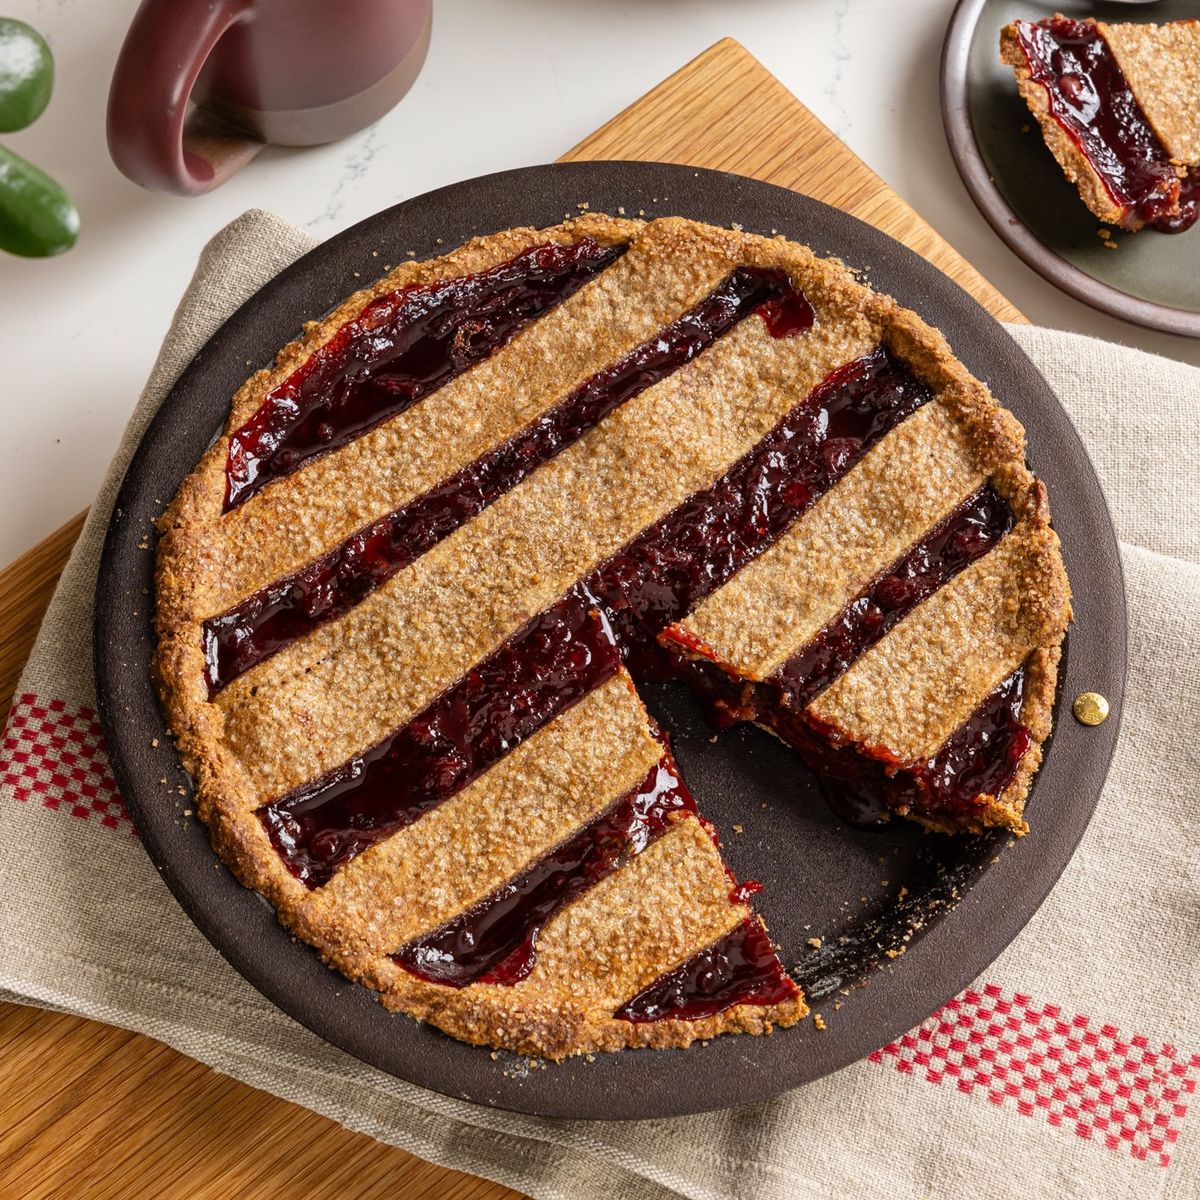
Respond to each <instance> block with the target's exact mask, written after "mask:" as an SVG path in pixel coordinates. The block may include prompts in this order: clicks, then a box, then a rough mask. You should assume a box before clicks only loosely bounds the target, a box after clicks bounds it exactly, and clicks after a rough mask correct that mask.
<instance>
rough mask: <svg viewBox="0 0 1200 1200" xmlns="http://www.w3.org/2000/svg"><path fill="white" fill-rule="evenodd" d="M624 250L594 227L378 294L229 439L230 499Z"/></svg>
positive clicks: (434, 378) (338, 442) (577, 284)
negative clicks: (567, 240) (482, 267)
mask: <svg viewBox="0 0 1200 1200" xmlns="http://www.w3.org/2000/svg"><path fill="white" fill-rule="evenodd" d="M624 252H625V247H624V246H601V245H599V244H598V243H597V242H595V241H593V240H592V239H591V238H584V239H583V240H582V241H579V242H576V243H574V244H573V245H569V246H562V245H558V244H557V243H554V242H551V243H548V244H547V245H544V246H535V247H533V248H531V249H529V250H525V251H523V252H522V253H520V254H518V255H517V256H516V257H515V258H513V259H511V260H510V261H508V262H505V263H501V264H500V265H499V266H496V267H492V268H491V269H490V270H487V271H479V272H477V273H476V274H474V275H462V276H459V277H458V278H456V279H446V280H439V281H437V282H435V283H425V284H415V285H413V286H411V287H405V288H400V289H398V290H397V291H394V292H389V293H388V294H387V295H384V296H380V297H378V298H377V299H375V300H372V301H371V302H370V303H369V304H368V305H367V306H366V308H365V309H363V311H362V312H361V313H360V314H359V315H358V316H357V317H355V318H354V320H352V321H348V322H347V323H346V324H345V325H343V326H342V327H341V328H340V329H339V330H338V331H337V333H335V334H334V335H333V337H332V338H331V339H330V340H329V341H328V342H327V343H326V344H325V345H324V346H322V347H321V348H320V349H319V350H317V351H316V352H315V353H314V354H312V355H311V356H310V357H309V358H308V359H307V361H305V363H304V364H303V365H302V366H300V367H299V368H297V370H295V371H294V372H292V374H291V375H290V376H289V377H288V378H287V379H286V380H285V381H284V382H283V383H282V384H280V385H279V386H278V387H277V388H275V389H274V390H273V391H272V392H271V393H270V394H269V395H268V396H267V398H266V399H265V400H264V402H263V404H262V405H261V407H260V408H259V409H258V410H257V411H256V412H255V413H254V415H253V416H252V417H251V418H250V419H249V420H248V421H247V422H246V423H245V424H244V425H243V426H242V427H241V428H240V429H238V430H237V431H236V432H235V433H234V434H233V436H232V437H231V438H230V439H229V456H228V460H227V462H226V466H225V510H226V511H228V510H229V509H231V508H233V507H235V506H236V505H238V504H241V503H242V502H243V501H244V500H247V499H248V498H249V497H251V496H253V495H254V494H255V492H257V491H259V490H260V489H261V488H263V487H265V486H266V485H267V484H268V483H270V482H271V481H272V480H274V479H278V478H280V477H281V476H284V475H289V474H290V473H291V472H292V471H294V470H296V468H297V467H299V466H300V465H301V464H302V463H305V462H307V461H308V460H309V459H311V458H313V457H315V456H316V455H318V454H325V453H326V452H328V451H330V450H333V449H335V448H336V447H338V446H342V445H345V443H346V442H349V441H350V440H352V439H353V438H356V437H358V436H360V435H361V434H363V433H365V432H366V431H367V430H368V429H370V428H372V427H373V426H375V425H378V424H379V422H380V421H384V420H386V419H387V418H388V417H393V416H395V415H396V414H397V413H401V412H403V411H404V410H405V409H406V408H409V407H411V406H412V405H413V404H415V403H416V402H417V401H418V400H420V399H421V398H422V397H424V396H427V395H429V393H430V392H433V391H436V390H437V389H438V388H440V387H441V386H442V385H443V384H446V383H449V382H450V380H452V379H454V378H456V377H457V376H459V375H461V374H462V373H463V372H464V371H465V370H467V368H468V367H472V366H474V365H475V364H476V363H478V362H482V361H483V360H484V359H485V358H487V357H488V356H489V355H491V354H492V353H493V352H494V351H495V350H497V349H499V348H500V347H501V346H503V345H504V344H505V343H506V342H508V341H510V340H511V339H512V338H513V337H515V336H516V335H517V334H518V333H519V332H520V331H521V330H522V329H524V328H525V327H526V326H527V325H529V324H530V323H531V322H532V321H535V320H536V319H537V318H538V317H540V316H542V314H543V313H546V312H548V311H549V310H550V309H552V308H554V307H555V306H556V305H558V304H561V303H562V302H563V301H564V300H566V299H567V297H568V296H571V295H572V294H574V293H575V292H577V291H578V290H579V289H580V288H581V287H582V286H583V285H584V284H585V283H587V281H588V280H589V279H592V278H593V277H594V276H596V275H598V274H599V273H600V272H601V271H603V270H604V268H605V267H607V266H608V265H609V264H610V263H612V262H615V261H616V259H618V258H619V257H620V256H621V255H622V254H623V253H624Z"/></svg>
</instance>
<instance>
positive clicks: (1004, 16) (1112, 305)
mask: <svg viewBox="0 0 1200 1200" xmlns="http://www.w3.org/2000/svg"><path fill="white" fill-rule="evenodd" d="M1054 12H1061V13H1062V14H1063V15H1065V16H1069V17H1096V18H1097V19H1099V20H1104V21H1112V22H1117V21H1154V22H1162V21H1171V20H1177V19H1179V18H1182V17H1195V16H1196V15H1197V7H1196V2H1195V0H1160V3H1158V4H1152V5H1149V6H1147V7H1144V8H1143V7H1135V6H1133V5H1128V4H1094V3H1093V4H1089V3H1082V2H1080V0H1047V2H1046V3H1042V4H1036V3H1029V2H1028V0H959V4H958V7H957V8H956V9H955V10H954V16H953V18H952V20H951V22H950V29H949V31H948V32H947V34H946V42H945V45H944V47H943V50H942V118H943V120H944V121H945V125H946V136H947V138H948V139H949V141H950V150H951V152H952V153H953V155H954V161H955V162H956V164H957V165H958V169H959V173H960V174H961V175H962V177H963V181H964V182H965V183H966V185H967V190H968V191H969V192H970V193H971V197H972V198H973V199H974V201H975V203H976V204H977V205H978V206H979V209H980V211H981V212H982V213H983V215H984V216H985V217H986V218H987V219H988V221H989V222H990V223H991V225H992V228H994V229H995V230H996V232H997V233H998V234H999V235H1000V236H1001V237H1002V238H1003V239H1004V240H1005V241H1006V242H1007V243H1008V244H1009V246H1011V247H1012V249H1013V250H1015V251H1016V252H1017V254H1019V255H1020V256H1021V258H1023V259H1024V260H1025V261H1026V262H1027V263H1028V264H1029V265H1030V266H1031V267H1033V269H1034V270H1035V271H1037V272H1039V273H1040V274H1041V275H1044V276H1045V277H1046V278H1047V279H1048V280H1050V282H1051V283H1053V284H1055V285H1056V286H1058V287H1060V288H1062V290H1063V291H1064V292H1069V293H1070V294H1071V295H1072V296H1075V297H1076V298H1077V299H1079V300H1082V301H1083V302H1084V303H1085V304H1090V305H1092V307H1094V308H1098V309H1101V310H1102V311H1104V312H1107V313H1111V314H1112V315H1113V316H1116V317H1121V318H1123V319H1124V320H1127V321H1134V322H1136V323H1137V324H1139V325H1146V326H1149V327H1150V328H1152V329H1165V330H1166V331H1167V332H1168V333H1182V334H1187V335H1190V336H1191V337H1200V225H1198V226H1196V227H1195V228H1193V229H1191V230H1190V231H1188V232H1187V233H1180V234H1163V233H1158V232H1156V231H1155V230H1152V229H1145V230H1142V231H1141V232H1140V233H1136V234H1130V233H1124V232H1122V231H1120V230H1118V231H1116V233H1115V239H1114V240H1115V241H1116V243H1117V248H1116V249H1115V250H1110V249H1108V248H1106V247H1105V245H1104V242H1103V240H1102V239H1101V238H1100V237H1099V236H1098V233H1097V231H1098V230H1099V229H1100V228H1101V227H1102V223H1101V222H1100V221H1099V220H1097V219H1096V217H1095V216H1093V215H1092V213H1091V212H1090V211H1089V210H1088V209H1087V207H1086V206H1085V205H1084V203H1083V201H1082V200H1081V199H1080V198H1079V193H1078V192H1077V191H1076V190H1075V187H1074V185H1073V184H1071V183H1069V182H1068V181H1067V179H1066V176H1064V175H1063V173H1062V171H1061V169H1060V168H1059V165H1058V163H1057V162H1056V161H1055V159H1054V156H1053V155H1052V154H1051V153H1050V151H1049V150H1048V149H1047V148H1046V144H1045V142H1044V141H1043V140H1042V135H1041V131H1040V129H1039V127H1038V124H1037V121H1036V120H1035V119H1034V117H1033V115H1032V114H1031V113H1030V111H1029V109H1028V108H1026V106H1025V102H1024V101H1023V100H1022V99H1021V97H1020V96H1019V95H1018V94H1017V86H1016V82H1015V80H1014V78H1013V73H1012V68H1011V67H1006V66H1005V65H1004V64H1003V63H1002V62H1001V61H1000V30H1001V29H1002V28H1003V27H1004V26H1005V25H1007V24H1008V22H1009V21H1013V20H1016V19H1017V18H1025V19H1029V20H1037V19H1039V18H1041V17H1044V16H1048V15H1050V14H1051V13H1054Z"/></svg>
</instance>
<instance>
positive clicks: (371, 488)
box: [156, 213, 1070, 1058]
mask: <svg viewBox="0 0 1200 1200" xmlns="http://www.w3.org/2000/svg"><path fill="white" fill-rule="evenodd" d="M160 532H161V539H160V543H159V547H158V567H157V624H158V633H159V645H158V651H157V659H156V664H157V673H158V677H159V681H160V688H161V694H162V699H163V703H164V706H165V709H166V712H167V715H168V720H169V723H170V727H171V730H172V732H173V734H174V736H175V738H176V739H177V741H178V744H179V748H180V750H181V752H182V755H183V758H184V761H185V763H186V765H187V767H188V769H189V770H190V771H191V773H192V774H193V776H194V777H195V780H196V783H197V796H198V811H199V815H200V817H201V818H202V819H203V820H204V821H205V822H207V824H208V826H209V829H210V832H211V836H212V841H213V844H214V846H215V847H216V849H217V851H218V852H219V854H220V855H221V856H222V858H223V859H224V860H225V862H226V863H227V864H228V865H229V866H230V867H231V868H232V870H233V871H234V872H235V873H236V875H237V877H238V878H239V879H240V880H241V881H242V882H243V883H244V884H245V885H246V886H247V887H250V888H254V889H256V890H257V891H259V892H260V893H261V894H262V895H263V896H265V897H266V898H267V900H269V901H270V903H271V904H272V905H273V906H274V907H275V909H276V911H277V913H278V915H279V918H280V920H281V921H282V922H283V923H284V925H285V926H287V928H288V929H290V930H291V931H293V932H294V933H295V934H296V935H298V936H299V937H300V938H302V939H304V940H306V941H307V942H309V943H311V944H312V945H313V946H315V947H316V948H317V950H318V951H319V953H320V954H321V956H322V958H323V959H324V961H325V962H327V963H328V964H329V965H330V966H332V967H334V968H336V969H338V970H340V971H342V972H344V973H345V974H346V975H347V976H348V977H350V978H351V979H353V980H357V981H359V982H361V983H363V984H365V985H367V986H368V987H371V988H374V989H376V990H377V991H378V992H379V993H380V996H381V998H382V1001H383V1003H384V1004H385V1005H386V1006H388V1007H389V1008H391V1009H396V1010H400V1011H403V1012H406V1013H408V1014H410V1015H411V1016H413V1017H416V1018H417V1019H419V1020H424V1021H428V1022H431V1023H432V1024H433V1025H435V1026H437V1027H438V1028H440V1029H442V1030H444V1031H446V1032H447V1033H449V1034H451V1035H453V1036H455V1037H458V1038H460V1039H463V1040H466V1041H468V1042H473V1043H480V1044H485V1045H491V1046H494V1047H499V1048H507V1049H510V1050H515V1051H519V1052H522V1053H527V1054H537V1055H543V1056H546V1057H550V1058H561V1057H563V1056H565V1055H569V1054H577V1053H583V1052H589V1051H594V1050H615V1049H619V1048H622V1047H628V1046H654V1047H664V1046H686V1045H688V1044H689V1043H691V1042H692V1041H694V1040H695V1039H697V1038H709V1037H711V1036H713V1035H715V1034H719V1033H725V1032H734V1031H742V1032H749V1033H767V1032H770V1031H771V1029H772V1028H774V1027H779V1026H787V1025H790V1024H792V1023H793V1022H795V1021H797V1020H799V1019H800V1018H801V1017H803V1016H804V1015H805V1013H806V1011H807V1010H806V1007H805V1003H804V997H803V996H802V994H801V991H800V989H799V988H798V987H797V985H796V983H795V982H794V981H793V979H792V978H791V976H790V975H789V973H788V972H787V970H785V968H784V966H783V964H782V963H781V961H780V959H779V956H778V953H777V947H775V946H774V945H773V944H772V942H771V940H770V937H769V935H768V933H767V926H766V925H765V924H764V922H763V920H762V918H761V917H759V916H758V915H757V914H756V913H755V911H754V909H753V908H752V906H751V900H752V897H753V896H754V895H755V893H756V892H757V891H758V890H759V885H757V884H755V883H754V882H753V881H746V882H743V883H739V882H738V881H737V880H735V879H734V878H733V876H732V875H731V874H730V873H729V872H728V871H727V869H726V866H725V864H724V862H723V860H722V855H721V851H720V846H719V843H718V840H717V834H716V831H715V830H714V829H713V828H712V827H711V826H710V825H709V824H707V823H706V822H705V820H704V818H703V816H702V815H701V814H700V813H699V812H698V811H697V808H696V803H695V801H694V799H693V798H692V796H691V795H690V794H689V792H688V789H687V786H686V782H685V781H684V780H683V779H682V778H681V776H680V773H679V770H678V767H677V766H676V764H675V762H674V760H673V758H672V756H671V751H670V748H669V741H668V733H669V731H664V730H661V729H659V728H658V727H657V726H656V725H655V722H654V721H653V720H652V719H651V718H650V717H649V716H648V714H647V712H646V710H645V708H644V707H643V704H642V701H641V699H640V698H639V694H638V691H637V685H638V683H640V682H642V681H646V680H664V679H671V678H674V679H678V680H681V681H682V683H683V685H685V686H689V687H691V688H693V689H695V691H696V692H697V693H698V694H699V695H700V696H701V697H702V698H703V700H704V702H705V704H706V705H707V706H708V708H709V710H710V711H711V713H712V716H713V720H714V722H715V723H716V724H717V725H718V726H719V727H724V726H728V725H729V724H731V723H734V722H736V721H755V722H758V723H759V724H761V725H763V726H765V727H766V728H768V729H770V730H771V731H773V732H774V733H776V734H777V735H778V736H779V737H781V738H782V739H783V740H784V741H785V742H787V743H789V744H790V745H792V746H794V747H795V748H796V750H797V751H798V752H799V758H800V759H801V760H802V761H803V762H805V763H807V764H809V766H810V767H812V768H813V769H815V770H816V771H817V772H818V773H819V775H820V776H821V777H822V779H823V780H824V781H825V785H826V787H827V789H828V791H829V794H830V797H831V799H832V800H833V801H834V802H835V803H836V804H837V805H838V806H839V807H840V808H841V809H842V810H843V811H847V812H848V811H850V810H853V811H854V813H855V814H856V816H857V818H858V819H862V818H863V817H864V814H867V815H868V816H869V818H870V819H881V818H885V817H892V816H900V817H907V818H909V819H911V820H914V821H917V822H920V823H921V824H922V825H924V826H926V827H928V828H929V829H932V830H941V831H953V832H959V831H979V830H984V829H988V828H993V827H996V828H1001V829H1005V830H1010V831H1012V832H1013V833H1016V834H1020V833H1023V832H1024V831H1025V829H1026V825H1025V820H1024V817H1023V815H1022V814H1023V809H1024V805H1025V799H1026V796H1027V794H1028V791H1029V787H1030V783H1031V780H1032V778H1033V775H1034V773H1035V771H1036V770H1037V767H1038V764H1039V761H1040V758H1041V748H1042V744H1043V742H1044V741H1045V739H1046V737H1047V736H1048V734H1049V732H1050V723H1051V708H1052V702H1053V699H1054V692H1055V684H1056V676H1057V666H1058V660H1059V650H1060V645H1061V642H1062V639H1063V636H1064V633H1065V630H1066V626H1067V623H1068V621H1069V619H1070V599H1069V589H1068V584H1067V579H1066V575H1065V573H1064V570H1063V565H1062V561H1061V557H1060V553H1059V544H1058V539H1057V537H1056V535H1055V534H1054V532H1053V530H1052V528H1051V526H1050V519H1049V513H1048V508H1047V501H1046V493H1045V489H1044V488H1043V486H1042V485H1041V483H1039V482H1038V481H1037V480H1036V479H1035V478H1034V477H1033V476H1032V475H1031V474H1030V472H1029V470H1028V469H1027V468H1026V466H1025V460H1024V434H1023V431H1022V429H1021V427H1020V425H1019V424H1018V423H1017V421H1016V420H1015V418H1013V417H1012V416H1011V415H1010V414H1009V413H1008V412H1007V411H1005V410H1004V409H1003V408H1001V407H999V405H998V404H997V403H996V402H995V401H994V400H993V399H992V397H991V395H990V394H989V392H988V390H987V388H986V387H985V386H984V385H983V384H982V383H980V382H979V381H978V380H976V379H974V378H972V377H971V375H970V374H969V373H968V372H967V370H966V369H965V368H964V367H963V366H962V364H961V363H960V362H959V361H958V360H957V359H956V358H955V357H954V356H953V354H952V353H951V351H950V349H949V347H948V346H947V344H946V342H945V340H944V339H943V337H942V336H941V335H940V334H939V333H938V332H937V331H936V330H934V329H932V328H930V327H929V326H928V325H926V324H925V323H924V322H923V321H921V320H920V319H919V318H918V317H917V316H916V315H915V314H913V313H911V312H908V311H905V310H904V309H902V308H900V307H899V305H897V304H896V302H895V301H894V300H892V299H890V298H889V297H887V296H883V295H879V294H877V293H875V292H874V291H872V290H871V289H869V288H868V287H866V286H864V285H863V284H861V283H860V282H858V281H857V280H856V278H855V277H854V275H853V274H852V273H851V272H850V271H849V270H847V269H846V268H845V267H844V266H842V265H841V264H840V263H837V262H834V261H831V260H823V259H820V258H817V257H816V256H815V255H814V254H813V253H812V252H811V251H810V250H808V249H807V248H806V247H804V246H800V245H796V244H794V243H792V242H788V241H785V240H783V239H782V238H763V237H756V236H751V235H750V234H746V233H743V232H741V231H738V230H728V229H718V228H715V227H712V226H707V225H701V224H696V223H694V222H691V221H686V220H682V219H678V218H665V219H661V220H654V221H650V222H640V221H632V220H623V219H616V218H613V217H608V216H604V215H601V214H591V213H587V214H584V215H581V216H580V217H578V218H577V219H575V220H571V221H568V222H566V223H564V224H562V225H560V226H557V227H555V228H552V229H542V230H535V229H511V230H507V231H505V232H502V233H497V234H494V235H491V236H488V237H483V238H477V239H476V240H474V241H471V242H468V243H467V244H466V245H464V246H462V247H461V248H459V249H457V250H454V251H453V252H451V253H449V254H446V255H445V256H443V257H441V258H437V259H434V260H431V261H428V262H410V263H406V264H404V265H402V266H401V267H399V268H397V269H396V270H394V271H392V272H391V273H390V274H388V275H387V276H386V277H385V278H383V279H381V280H380V281H379V282H378V283H376V284H374V285H373V286H371V287H369V288H367V289H366V290H364V291H361V292H359V293H357V294H356V295H354V296H352V297H350V299H348V300H347V301H346V302H345V303H344V304H342V305H341V306H340V307H338V308H337V309H336V310H334V311H333V312H332V313H331V314H330V315H329V316H328V317H326V318H325V319H324V320H322V321H319V322H315V323H313V324H310V325H309V326H308V327H307V328H306V329H305V331H304V333H303V336H302V337H300V338H299V339H298V340H297V341H295V342H293V343H292V344H290V345H288V346H286V347H284V348H283V350H281V351H280V352H279V354H278V356H277V359H276V361H275V364H274V366H273V367H271V368H270V369H267V370H262V371H259V372H257V373H256V374H254V375H252V376H251V377H250V378H249V379H248V380H247V381H246V383H245V384H244V385H243V386H242V387H241V389H240V390H239V391H238V392H237V394H236V395H235V396H234V397H233V401H232V406H231V411H230V415H229V419H228V423H227V425H226V428H225V432H224V434H223V436H222V437H220V438H219V439H218V440H217V441H216V442H215V443H214V445H213V446H212V447H211V449H210V450H209V451H208V452H207V454H206V455H205V456H204V458H203V459H202V460H201V462H200V464H199V466H198V468H197V469H196V471H195V472H194V474H192V475H191V476H190V477H189V478H188V479H187V480H186V481H185V482H184V484H183V486H182V487H181V489H180V491H179V493H178V495H177V496H176V497H175V499H174V501H173V502H172V504H171V506H170V508H169V510H168V511H167V513H166V514H165V516H164V517H163V518H162V521H161V524H160ZM801 769H802V768H801V767H800V765H799V763H798V764H797V770H798V771H799V770H801ZM763 901H764V908H765V910H766V911H767V912H768V913H769V911H770V901H771V897H770V896H764V897H763Z"/></svg>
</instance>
